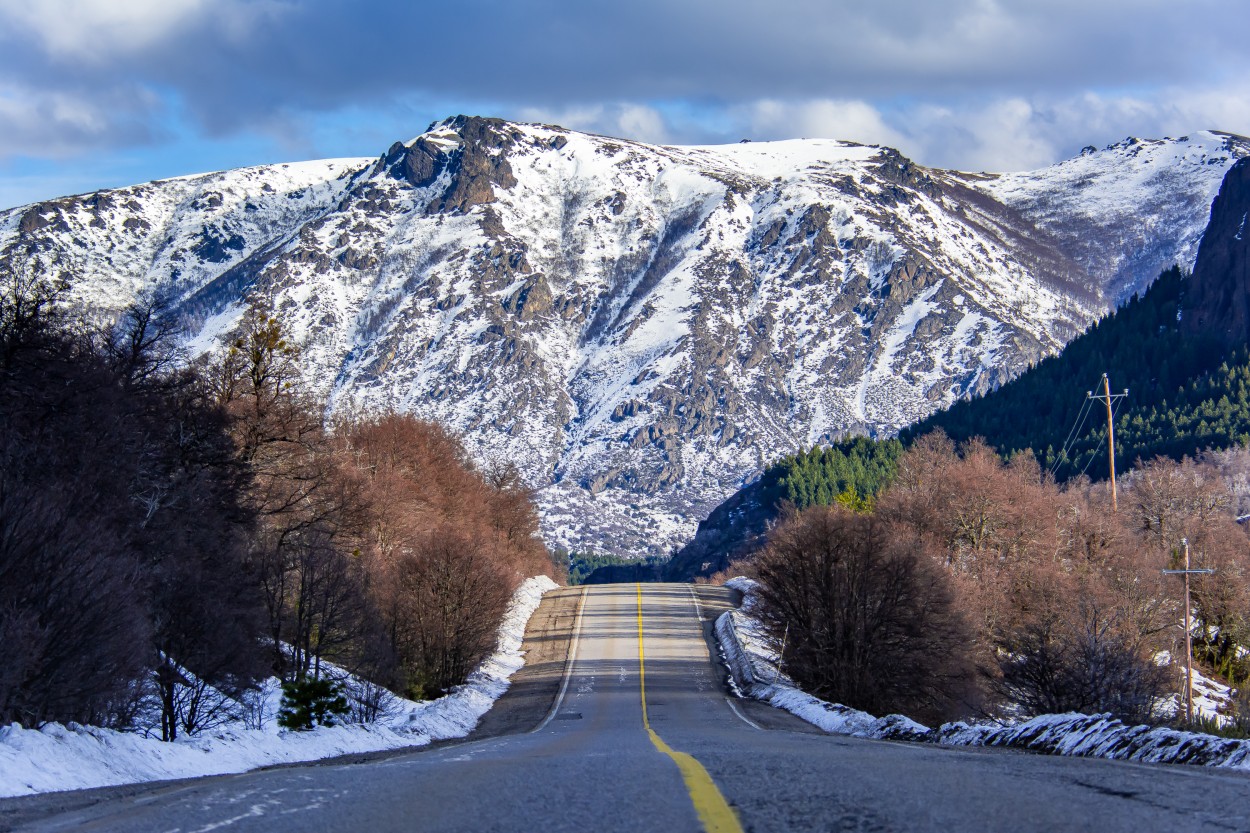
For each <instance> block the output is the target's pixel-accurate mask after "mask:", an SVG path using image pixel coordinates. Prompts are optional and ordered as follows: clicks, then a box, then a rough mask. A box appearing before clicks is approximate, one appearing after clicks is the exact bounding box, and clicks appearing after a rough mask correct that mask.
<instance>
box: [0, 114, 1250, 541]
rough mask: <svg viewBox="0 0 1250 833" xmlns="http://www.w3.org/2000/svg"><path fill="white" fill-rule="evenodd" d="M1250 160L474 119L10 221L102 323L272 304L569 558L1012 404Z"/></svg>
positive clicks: (342, 385) (199, 318) (212, 329)
mask: <svg viewBox="0 0 1250 833" xmlns="http://www.w3.org/2000/svg"><path fill="white" fill-rule="evenodd" d="M1248 151H1250V143H1246V142H1244V141H1243V140H1239V139H1229V138H1225V137H1222V136H1221V135H1219V134H1213V133H1203V134H1194V137H1193V138H1190V137H1186V138H1184V139H1182V140H1168V141H1163V140H1160V141H1158V142H1142V141H1140V140H1139V141H1137V142H1135V143H1133V144H1123V143H1122V144H1121V145H1113V146H1111V147H1109V148H1108V149H1106V150H1104V151H1096V152H1094V153H1091V154H1088V155H1087V156H1084V157H1077V159H1076V160H1068V162H1067V163H1060V164H1059V165H1058V166H1052V167H1054V168H1055V170H1054V171H1051V173H1049V174H1045V175H1043V172H1029V173H1026V174H1004V175H985V174H968V173H960V172H951V171H940V170H937V169H931V168H925V167H923V166H919V165H916V164H915V163H913V162H911V161H910V160H908V159H906V157H904V156H903V155H902V154H900V153H898V152H897V151H894V150H892V149H888V148H880V147H875V146H868V145H858V144H855V143H843V142H833V141H829V140H807V141H803V140H792V141H789V142H778V143H750V144H740V145H727V146H714V147H687V148H682V147H658V146H652V145H645V144H641V143H636V142H630V141H626V140H618V139H612V138H610V137H596V136H590V135H587V134H580V133H576V132H574V131H567V130H564V129H562V128H557V127H553V126H541V125H519V124H515V123H512V122H505V121H502V120H489V119H480V118H477V117H457V118H454V119H448V120H444V121H443V122H439V123H437V124H436V125H434V127H433V129H432V130H429V131H426V132H425V133H423V134H421V135H419V136H417V137H416V138H414V139H412V140H410V141H409V142H399V143H396V144H395V145H393V146H392V147H391V148H390V149H389V150H388V151H387V152H386V153H384V154H382V155H380V156H379V157H376V158H373V159H359V160H338V161H336V162H334V163H298V164H294V165H287V166H267V167H263V168H252V169H241V170H239V171H231V172H222V173H218V174H209V175H203V176H200V177H190V178H185V179H180V180H177V181H164V182H158V183H149V184H146V185H141V186H134V187H132V188H130V189H116V190H113V191H104V192H97V193H96V194H92V195H84V196H80V197H73V198H65V199H62V200H53V201H47V202H44V203H40V204H36V205H33V206H25V207H21V208H19V209H14V210H11V211H7V212H0V261H4V262H7V263H9V264H10V265H12V266H15V267H18V268H20V267H22V265H23V264H35V263H38V264H39V268H49V269H53V270H57V271H61V272H63V273H65V274H66V275H67V276H68V277H69V278H70V281H71V284H72V289H71V291H72V292H73V293H74V297H75V299H76V302H77V303H78V304H80V305H82V306H83V307H85V308H87V309H89V310H92V311H93V312H94V313H95V314H97V315H99V316H100V317H108V316H109V315H110V314H115V313H116V311H117V310H118V309H120V308H121V307H123V306H125V304H126V303H129V302H130V301H131V300H133V299H134V298H136V297H139V296H141V295H143V294H145V293H159V294H162V295H164V296H166V297H169V298H171V300H172V301H173V304H174V308H175V309H176V311H177V312H178V314H179V315H181V316H182V317H183V319H184V320H185V321H187V322H188V324H189V326H190V329H191V331H192V333H193V335H192V337H191V339H190V342H189V343H190V345H191V347H192V349H193V350H195V351H203V350H206V349H212V347H213V345H214V344H216V343H219V342H220V339H221V337H223V336H224V335H226V334H227V333H228V332H229V331H230V328H231V327H232V326H233V324H234V322H235V321H236V320H237V317H238V315H239V314H240V313H241V310H242V308H243V305H244V304H245V303H247V302H248V301H249V300H260V301H263V302H265V303H267V304H269V305H270V306H272V308H273V309H274V311H275V313H276V314H277V315H278V317H279V318H280V320H282V321H283V324H284V326H285V327H286V328H287V329H288V331H289V332H290V333H291V334H292V337H293V339H294V340H295V341H296V343H297V344H298V345H299V348H300V351H301V356H302V362H303V365H304V366H305V368H306V369H307V371H308V383H309V384H310V385H311V386H312V387H313V388H314V389H316V390H318V391H319V392H321V393H322V394H323V395H325V396H326V397H327V398H328V400H329V402H330V403H331V406H332V407H344V406H346V405H348V404H350V403H355V404H359V405H364V406H379V405H380V406H392V407H397V408H400V409H403V410H412V411H414V412H416V413H417V414H418V415H420V416H423V417H426V418H434V419H438V420H439V421H441V422H444V423H446V424H448V425H449V426H450V427H452V428H453V429H455V430H457V431H459V432H460V433H461V434H462V435H463V436H464V437H465V442H466V445H467V447H468V448H469V450H470V452H471V454H472V455H473V456H474V457H475V458H476V459H477V460H478V461H479V462H480V463H481V464H483V465H502V464H505V463H513V464H515V465H517V466H518V467H519V468H520V469H521V470H522V472H523V473H524V474H525V476H526V477H527V479H528V480H529V482H530V483H531V484H532V485H534V486H535V487H536V488H538V489H539V490H540V497H541V500H542V503H543V505H544V534H545V535H546V537H547V539H548V542H549V543H551V544H553V545H562V546H565V547H568V548H570V549H600V548H608V549H612V550H615V551H617V552H625V553H632V554H642V553H645V552H656V551H665V550H667V549H668V548H669V547H672V546H674V545H676V544H678V543H680V542H681V541H682V540H683V539H684V538H685V537H688V535H689V534H690V533H691V532H692V531H693V528H694V524H695V522H696V521H697V520H698V519H699V518H702V517H703V516H704V515H706V513H707V511H708V510H709V509H710V508H711V507H713V506H715V505H716V503H718V502H719V501H720V500H721V499H722V498H723V497H724V496H725V495H727V494H728V493H730V492H732V491H733V489H734V488H736V487H737V486H738V485H741V484H742V483H743V482H747V481H749V480H750V479H751V478H753V477H754V476H756V475H757V474H758V472H759V471H761V470H762V469H763V468H764V466H765V465H766V464H767V463H769V462H770V461H771V460H773V459H775V458H776V457H778V456H780V455H781V454H783V453H786V452H789V451H793V450H795V449H796V448H798V447H801V446H809V445H812V444H814V443H817V442H822V441H824V442H827V441H830V440H832V439H836V438H838V437H842V436H847V435H850V434H856V433H867V434H872V435H882V436H884V435H887V434H890V433H893V432H894V431H897V430H898V429H899V428H901V427H903V426H904V425H906V424H909V423H910V422H913V421H915V420H916V419H918V418H920V417H921V416H924V415H926V414H927V413H929V412H930V411H932V410H933V409H935V408H936V407H938V406H940V405H942V404H948V403H949V402H951V401H954V400H955V399H956V398H958V397H961V396H964V395H967V394H969V393H970V392H976V391H981V390H987V389H990V388H992V387H994V386H997V385H998V384H1001V383H1002V382H1004V381H1006V380H1007V379H1010V378H1012V377H1013V376H1014V375H1016V374H1018V373H1019V372H1021V371H1022V370H1023V369H1024V368H1026V367H1028V366H1029V365H1030V364H1032V363H1035V362H1036V361H1037V360H1038V359H1040V358H1041V357H1042V356H1044V355H1048V354H1050V353H1053V352H1055V351H1056V350H1057V349H1059V347H1061V346H1062V345H1063V344H1065V343H1066V342H1067V341H1068V340H1070V339H1071V338H1072V337H1073V336H1074V335H1076V334H1077V333H1079V332H1080V331H1082V330H1083V329H1084V328H1085V327H1086V326H1087V325H1088V324H1089V323H1090V322H1091V321H1093V320H1094V319H1095V318H1096V317H1097V316H1098V315H1099V314H1100V313H1101V312H1102V311H1104V310H1105V309H1106V308H1107V307H1108V306H1109V305H1111V304H1112V303H1113V302H1114V299H1115V298H1117V297H1119V296H1120V295H1121V294H1122V293H1123V292H1125V291H1127V290H1128V289H1129V288H1131V287H1132V286H1133V285H1135V284H1136V283H1138V282H1142V281H1145V282H1148V281H1149V279H1151V278H1152V277H1153V275H1151V276H1149V277H1143V275H1142V274H1141V270H1142V269H1145V268H1146V266H1144V265H1143V264H1155V263H1156V262H1161V261H1164V260H1168V259H1172V260H1177V259H1186V258H1188V259H1189V262H1192V254H1191V250H1194V249H1196V245H1197V244H1196V239H1197V237H1198V236H1200V234H1201V228H1202V227H1204V226H1205V221H1206V217H1205V215H1204V214H1203V213H1202V212H1203V211H1205V210H1206V208H1205V206H1204V208H1203V209H1202V211H1198V210H1197V209H1195V208H1194V206H1195V205H1197V204H1198V203H1200V202H1202V201H1203V200H1205V205H1206V206H1209V203H1210V199H1209V197H1210V195H1211V194H1213V193H1214V190H1215V189H1217V188H1218V178H1217V177H1216V176H1215V175H1216V174H1220V175H1222V171H1223V170H1224V169H1225V168H1226V167H1227V166H1228V165H1229V164H1231V162H1232V160H1233V158H1234V157H1237V156H1244V155H1246V153H1247V152H1248ZM1081 160H1084V161H1081ZM1065 166H1066V167H1065ZM1082 167H1083V168H1085V170H1081V168H1082ZM1047 170H1049V169H1047ZM1125 171H1129V172H1132V173H1133V174H1134V175H1133V176H1131V177H1130V176H1126V174H1125ZM1095 174H1096V175H1095ZM1082 177H1084V181H1085V182H1086V184H1085V185H1084V186H1081V185H1079V184H1073V183H1078V182H1079V181H1081V179H1082ZM1112 186H1114V187H1112ZM1082 187H1083V188H1084V189H1085V191H1083V192H1082V191H1081V190H1080V189H1081V188H1082ZM1073 189H1075V190H1076V192H1077V196H1075V197H1074V196H1072V195H1071V193H1070V192H1072V191H1073ZM1081 193H1084V194H1085V198H1084V199H1080V198H1078V197H1079V196H1080V194H1081ZM1061 197H1062V199H1061ZM1134 202H1138V203H1144V204H1148V205H1154V206H1161V207H1159V208H1157V214H1158V216H1159V217H1161V218H1163V219H1162V220H1160V222H1161V223H1163V224H1164V225H1167V226H1168V228H1167V229H1166V234H1164V235H1163V242H1162V243H1159V242H1158V241H1153V239H1152V242H1151V244H1150V245H1143V244H1140V241H1139V238H1140V235H1139V233H1138V232H1139V230H1140V227H1142V226H1150V224H1149V223H1145V222H1142V221H1139V219H1138V218H1136V217H1135V216H1134V215H1133V214H1132V213H1131V212H1130V211H1129V208H1130V206H1131V204H1133V203H1134ZM1108 212H1109V213H1108ZM1117 212H1118V213H1117ZM1094 215H1097V216H1096V221H1095V219H1091V217H1094ZM1177 218H1180V219H1177ZM145 224H146V225H145ZM1195 228H1196V229H1197V231H1195ZM1082 229H1092V232H1088V233H1086V232H1082ZM1091 237H1092V238H1097V239H1098V240H1102V241H1103V243H1105V244H1106V246H1105V248H1107V250H1108V251H1111V252H1112V254H1113V255H1114V256H1115V262H1114V263H1113V264H1112V265H1113V266H1114V267H1115V268H1114V269H1112V270H1107V271H1106V272H1104V271H1100V270H1096V269H1094V268H1092V265H1091V262H1090V251H1091V250H1092V249H1093V248H1097V246H1096V245H1095V243H1096V242H1097V240H1095V242H1094V243H1091V242H1089V240H1087V238H1091ZM1073 240H1079V241H1080V242H1081V244H1082V245H1080V246H1078V245H1075V244H1074V243H1073V242H1072V241H1073ZM1082 246H1084V248H1082ZM1117 247H1118V248H1117ZM1157 273H1158V270H1156V271H1155V273H1154V274H1157ZM604 542H607V544H606V545H605V543H604Z"/></svg>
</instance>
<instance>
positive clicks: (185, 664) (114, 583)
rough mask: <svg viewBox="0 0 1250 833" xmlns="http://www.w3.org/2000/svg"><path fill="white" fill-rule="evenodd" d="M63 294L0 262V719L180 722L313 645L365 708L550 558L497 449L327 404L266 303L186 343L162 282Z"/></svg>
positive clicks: (466, 641)
mask: <svg viewBox="0 0 1250 833" xmlns="http://www.w3.org/2000/svg"><path fill="white" fill-rule="evenodd" d="M66 291H67V287H66V286H65V284H64V283H63V282H60V281H57V280H55V279H51V278H49V277H48V276H46V275H44V274H40V273H36V272H33V271H29V270H28V271H12V270H9V271H4V272H0V722H5V723H7V722H18V723H21V724H23V725H27V726H37V725H40V724H43V723H46V722H50V721H60V722H67V721H76V722H79V723H84V724H92V725H99V726H109V727H116V728H127V727H134V726H137V725H140V724H142V723H144V721H147V720H155V718H154V716H159V726H160V733H161V736H162V737H164V738H166V739H172V738H174V737H176V736H177V735H178V734H180V733H196V732H198V731H202V730H204V729H206V728H209V727H211V726H214V725H219V724H220V723H221V722H222V721H224V720H227V719H234V718H238V717H239V716H240V713H241V711H242V710H244V707H243V705H242V704H244V703H246V702H247V694H248V692H252V691H254V690H255V688H256V686H257V684H258V682H259V681H260V680H262V679H263V678H266V677H268V676H270V675H275V676H277V677H279V678H280V679H281V680H283V681H284V682H286V683H288V684H293V685H295V686H296V687H297V688H298V684H299V683H301V682H302V681H305V680H314V679H317V678H319V677H321V676H323V668H322V664H323V663H324V662H330V661H332V662H334V663H335V664H337V665H339V666H342V667H345V668H347V669H348V670H350V671H352V672H355V673H357V674H359V675H361V676H363V677H364V678H366V679H367V680H368V681H370V687H371V689H370V691H366V692H363V693H362V692H357V694H358V695H360V696H358V697H356V698H355V703H354V705H353V713H354V715H355V717H356V718H357V719H369V718H372V717H376V716H377V714H378V712H379V711H380V709H381V708H382V704H383V702H384V700H385V697H386V692H387V691H391V692H395V693H399V694H403V695H406V696H410V697H430V696H436V695H438V694H441V693H442V692H445V691H446V690H447V689H448V688H450V687H451V686H453V685H456V684H458V683H460V682H463V680H464V678H465V676H466V675H467V674H468V672H469V671H470V670H472V668H473V667H475V665H476V664H477V663H478V662H479V661H480V660H481V659H482V658H483V657H484V656H485V655H486V654H487V653H488V652H489V651H490V650H492V648H493V646H494V640H495V631H496V629H497V627H498V624H499V622H500V621H501V618H502V614H503V612H504V609H505V607H506V605H507V603H508V600H509V598H510V596H511V593H512V591H513V590H514V589H515V587H516V585H517V584H518V583H519V581H520V580H521V579H522V578H523V577H525V576H528V575H534V574H538V573H546V574H553V572H554V571H553V569H552V568H553V565H552V562H551V559H550V558H549V556H548V554H547V552H546V549H545V547H544V546H543V545H542V543H541V541H540V540H539V538H538V536H537V513H536V510H535V508H534V504H533V501H532V496H531V494H530V492H529V490H528V489H527V488H526V487H525V485H524V483H523V482H522V481H521V479H520V477H519V476H518V474H517V472H516V471H515V470H514V469H512V468H510V467H498V468H494V469H489V470H484V471H483V470H478V469H476V468H475V467H474V466H473V465H472V464H471V462H470V461H469V459H468V457H467V455H466V453H465V451H464V449H463V448H462V446H461V445H460V443H459V442H458V441H457V439H456V438H455V437H453V436H452V435H450V434H448V433H447V432H446V431H445V430H443V429H442V428H441V427H439V426H438V425H436V424H432V423H428V422H423V421H420V420H417V419H415V418H413V417H411V416H408V415H402V414H396V413H380V414H379V413H351V414H346V415H342V416H339V417H337V418H335V419H334V420H333V421H330V420H328V419H327V418H326V416H325V413H326V409H325V407H324V403H322V402H320V401H318V400H317V399H316V398H315V397H314V396H312V395H311V394H309V393H308V392H307V391H306V390H305V389H304V387H303V386H302V385H301V383H300V377H299V374H298V365H297V362H298V356H297V353H296V351H295V349H294V348H293V347H292V345H291V344H290V343H289V341H288V340H287V338H286V335H285V334H284V333H283V331H282V328H281V327H280V325H279V324H278V322H277V321H276V319H275V318H274V317H273V315H272V314H271V313H269V312H268V311H267V310H265V309H264V308H263V307H259V306H258V307H253V308H251V309H249V310H247V311H246V312H245V313H244V315H243V318H242V321H241V322H240V324H239V326H238V328H237V331H236V332H237V335H236V337H235V338H234V339H233V341H232V342H231V343H230V344H229V345H228V346H227V348H226V349H225V350H224V351H221V352H220V353H219V354H217V355H215V356H211V357H207V358H204V359H202V360H198V361H195V362H191V361H188V360H187V358H186V357H185V356H183V355H182V354H181V353H180V351H179V349H178V333H177V328H176V327H175V326H174V322H173V321H172V320H171V318H170V317H169V316H168V315H166V314H165V312H164V310H163V308H162V307H161V305H160V304H157V303H151V302H149V303H144V304H141V305H137V306H135V307H133V308H131V309H130V310H128V311H127V312H126V313H125V314H124V315H122V316H121V318H120V320H119V321H117V322H115V323H114V324H111V325H109V326H107V327H102V326H93V325H89V324H87V323H85V322H84V321H83V320H81V319H78V318H75V317H73V316H72V315H71V314H70V313H69V312H68V311H67V310H68V305H67V304H66V303H65V302H64V300H65V293H66Z"/></svg>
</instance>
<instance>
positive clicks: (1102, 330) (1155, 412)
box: [899, 268, 1250, 480]
mask: <svg viewBox="0 0 1250 833" xmlns="http://www.w3.org/2000/svg"><path fill="white" fill-rule="evenodd" d="M1187 282H1188V275H1186V274H1185V273H1184V272H1182V271H1181V270H1180V269H1178V268H1172V269H1169V270H1167V271H1165V272H1164V273H1163V274H1161V275H1160V276H1159V278H1158V280H1156V281H1155V282H1154V283H1153V284H1151V286H1150V287H1149V288H1148V289H1146V290H1145V291H1144V292H1143V293H1140V294H1139V295H1137V296H1135V297H1134V298H1133V299H1132V300H1130V301H1129V302H1128V303H1127V304H1125V305H1124V306H1123V307H1121V308H1120V309H1118V310H1116V311H1115V312H1113V313H1112V314H1111V315H1109V316H1107V317H1106V318H1104V319H1102V320H1101V321H1099V322H1097V323H1096V324H1095V325H1094V326H1093V327H1091V328H1090V329H1089V330H1088V331H1087V332H1085V333H1084V334H1082V335H1081V336H1079V337H1077V338H1076V339H1075V340H1073V341H1072V342H1071V343H1070V344H1069V345H1068V346H1067V347H1065V348H1064V350H1063V352H1061V353H1060V354H1059V355H1057V356H1051V357H1048V358H1046V359H1043V360H1042V361H1040V362H1039V363H1038V364H1036V365H1035V366H1033V367H1032V368H1030V369H1029V370H1028V371H1026V372H1025V373H1023V374H1021V375H1020V376H1019V377H1018V378H1016V379H1014V380H1012V381H1010V382H1008V383H1007V384H1005V385H1003V386H1002V387H1000V388H998V389H997V390H995V391H991V392H989V393H987V394H986V395H984V396H982V397H979V398H977V399H972V400H960V401H958V402H956V403H955V404H954V405H952V406H951V407H950V408H949V409H947V410H945V411H942V412H940V413H936V414H933V415H932V416H930V417H928V418H927V419H924V420H922V421H921V422H919V423H917V424H916V425H913V426H911V427H909V428H906V429H904V430H903V431H902V432H900V435H899V438H900V439H901V440H902V442H903V444H904V445H909V444H910V443H912V442H913V441H915V440H916V439H918V438H919V437H922V436H924V435H925V434H927V433H929V432H931V431H933V430H935V429H941V430H942V431H944V432H945V433H946V434H947V435H948V436H950V437H951V438H952V439H954V440H956V441H957V442H964V441H967V440H970V439H972V438H974V437H981V438H983V439H985V440H986V441H987V442H988V443H990V444H991V445H993V446H994V447H995V448H997V449H998V450H999V451H1000V452H1002V453H1003V455H1004V456H1006V457H1010V456H1011V455H1012V454H1013V453H1016V452H1019V451H1023V450H1025V449H1030V450H1032V451H1033V452H1034V453H1035V454H1036V456H1037V458H1038V460H1039V461H1040V462H1041V464H1042V466H1043V467H1044V468H1046V469H1047V470H1048V471H1051V472H1053V473H1054V475H1055V477H1057V478H1058V479H1059V480H1067V479H1069V478H1071V477H1075V476H1077V475H1080V474H1087V475H1088V476H1090V477H1092V478H1095V479H1098V478H1106V477H1107V476H1108V474H1109V465H1108V460H1107V454H1106V448H1107V420H1106V414H1105V410H1103V409H1102V406H1096V407H1092V408H1091V407H1090V405H1091V404H1093V403H1091V402H1090V401H1089V400H1087V399H1086V394H1087V393H1088V392H1092V393H1094V394H1100V393H1101V392H1102V391H1101V379H1102V374H1103V373H1108V374H1109V376H1110V381H1111V386H1112V393H1120V392H1121V390H1123V389H1125V388H1127V389H1128V391H1129V395H1128V397H1127V398H1125V399H1124V400H1123V401H1122V402H1121V403H1120V404H1119V405H1118V407H1117V410H1116V413H1115V420H1114V424H1115V439H1116V469H1117V470H1118V471H1123V470H1125V469H1127V468H1129V467H1130V466H1132V465H1134V464H1135V463H1136V462H1137V461H1138V460H1150V459H1152V458H1154V457H1157V456H1160V455H1163V456H1167V457H1171V458H1172V459H1174V460H1180V459H1181V458H1182V457H1185V456H1190V457H1193V456H1196V455H1198V454H1200V453H1201V452H1202V451H1204V450H1206V449H1223V448H1232V447H1244V446H1245V445H1247V443H1250V352H1248V351H1247V350H1246V349H1245V348H1243V349H1240V350H1236V351H1233V352H1231V353H1226V352H1225V351H1224V350H1223V349H1222V348H1221V347H1220V346H1219V344H1218V343H1217V342H1216V341H1215V340H1214V339H1212V338H1210V337H1203V336H1201V335H1194V334H1192V333H1191V334H1185V333H1183V332H1182V330H1181V321H1182V319H1183V318H1184V316H1185V315H1186V308H1185V297H1186V288H1187ZM1069 434H1071V437H1070V439H1069V437H1068V435H1069Z"/></svg>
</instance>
